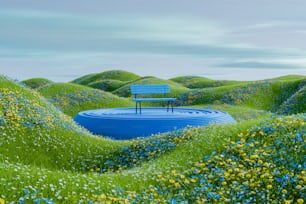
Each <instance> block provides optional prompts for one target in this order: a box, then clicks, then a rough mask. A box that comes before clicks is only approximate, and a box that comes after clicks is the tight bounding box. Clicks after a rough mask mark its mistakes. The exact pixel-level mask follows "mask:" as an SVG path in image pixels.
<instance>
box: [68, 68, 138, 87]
mask: <svg viewBox="0 0 306 204" xmlns="http://www.w3.org/2000/svg"><path fill="white" fill-rule="evenodd" d="M139 78H140V76H138V75H137V74H134V73H131V72H127V71H123V70H110V71H105V72H101V73H97V74H89V75H85V76H82V77H80V78H78V79H75V80H73V81H72V83H76V84H81V85H88V84H90V83H93V82H96V81H99V80H102V79H114V80H119V81H134V80H137V79H139Z"/></svg>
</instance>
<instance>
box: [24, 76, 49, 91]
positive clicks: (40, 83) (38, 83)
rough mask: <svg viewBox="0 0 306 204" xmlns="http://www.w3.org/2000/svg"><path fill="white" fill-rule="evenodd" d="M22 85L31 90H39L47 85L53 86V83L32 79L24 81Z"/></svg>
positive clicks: (46, 80)
mask: <svg viewBox="0 0 306 204" xmlns="http://www.w3.org/2000/svg"><path fill="white" fill-rule="evenodd" d="M22 83H23V84H25V85H26V86H27V87H30V88H31V89H37V88H40V87H42V86H45V85H47V84H52V83H53V81H51V80H49V79H45V78H32V79H27V80H24V81H22Z"/></svg>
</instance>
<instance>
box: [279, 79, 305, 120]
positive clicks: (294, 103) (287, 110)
mask: <svg viewBox="0 0 306 204" xmlns="http://www.w3.org/2000/svg"><path fill="white" fill-rule="evenodd" d="M278 112H279V113H280V114H285V115H290V114H296V113H305V112H306V80H304V81H303V83H301V84H300V89H299V90H298V91H297V92H296V93H295V94H293V95H292V96H290V97H289V98H288V99H287V100H286V101H284V103H283V104H281V106H280V107H279V109H278Z"/></svg>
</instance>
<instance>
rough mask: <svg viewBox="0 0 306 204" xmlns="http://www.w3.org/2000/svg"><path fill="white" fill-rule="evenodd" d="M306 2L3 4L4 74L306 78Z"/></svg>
mask: <svg viewBox="0 0 306 204" xmlns="http://www.w3.org/2000/svg"><path fill="white" fill-rule="evenodd" d="M305 8H306V2H304V1H300V0H282V1H279V0H278V1H276V0H269V1H266V0H256V1H245V0H214V1H208V0H192V1H190V0H176V1H173V0H168V1H165V0H155V1H143V0H130V1H124V0H120V1H119V0H112V1H111V0H109V1H105V0H88V1H76V0H74V1H72V0H65V1H63V0H62V1H60V0H53V1H38V0H23V1H20V0H7V1H3V0H0V29H1V30H0V73H1V74H4V75H8V76H10V77H11V78H16V79H19V80H23V79H27V78H32V77H46V78H49V79H52V80H54V81H70V80H72V79H74V78H77V77H79V76H82V75H85V74H89V73H97V72H102V71H105V70H110V69H122V70H127V71H131V72H134V73H136V74H139V75H142V76H146V75H154V76H158V77H161V78H165V79H167V78H171V77H174V76H180V75H200V76H205V77H209V78H213V79H234V80H256V79H266V78H272V77H276V76H282V75H287V74H302V75H306V9H305Z"/></svg>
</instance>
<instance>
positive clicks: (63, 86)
mask: <svg viewBox="0 0 306 204" xmlns="http://www.w3.org/2000/svg"><path fill="white" fill-rule="evenodd" d="M38 91H39V93H40V94H41V95H42V96H44V97H45V98H47V99H48V101H49V102H51V103H52V104H53V105H54V106H55V107H57V108H59V109H60V110H61V111H63V112H64V113H65V114H67V115H70V116H72V117H73V116H75V115H76V114H77V113H78V112H80V111H83V110H88V109H100V108H113V107H133V106H134V103H132V102H131V101H130V100H128V99H125V98H119V97H118V96H116V95H113V94H111V93H108V92H105V91H101V90H97V89H93V88H90V87H86V86H82V85H77V84H72V83H54V84H50V85H47V86H44V87H42V88H41V89H39V90H38Z"/></svg>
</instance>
